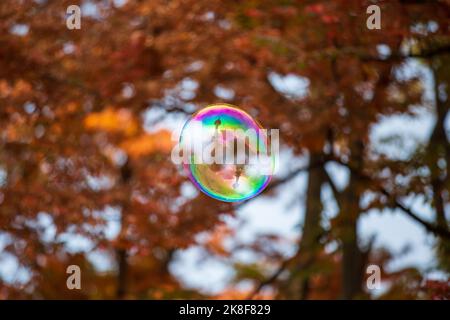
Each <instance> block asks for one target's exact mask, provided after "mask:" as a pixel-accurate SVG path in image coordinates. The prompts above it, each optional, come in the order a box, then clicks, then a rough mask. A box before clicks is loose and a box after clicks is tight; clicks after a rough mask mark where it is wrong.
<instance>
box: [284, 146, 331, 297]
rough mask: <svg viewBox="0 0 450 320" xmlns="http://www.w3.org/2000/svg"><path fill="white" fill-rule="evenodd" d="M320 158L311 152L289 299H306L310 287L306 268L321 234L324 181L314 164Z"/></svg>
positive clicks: (320, 158)
mask: <svg viewBox="0 0 450 320" xmlns="http://www.w3.org/2000/svg"><path fill="white" fill-rule="evenodd" d="M321 160H322V154H321V153H315V154H314V153H313V154H311V156H310V166H311V169H309V175H308V183H307V187H306V200H305V218H304V223H303V232H302V237H301V241H300V243H299V249H298V251H297V257H296V260H297V262H296V263H295V266H294V270H292V274H291V278H290V283H289V287H288V290H287V297H288V298H290V299H307V298H308V295H309V289H310V281H309V278H310V275H309V274H310V272H309V271H308V269H309V268H310V265H311V264H312V263H313V262H314V260H315V257H316V256H317V254H318V252H319V250H320V243H319V239H320V237H321V236H322V234H323V229H322V227H321V225H320V220H321V213H322V209H323V207H322V202H321V198H320V193H321V189H322V184H323V183H324V182H325V177H324V174H323V170H324V169H323V166H322V165H319V166H316V165H315V164H316V163H319V162H320V161H321Z"/></svg>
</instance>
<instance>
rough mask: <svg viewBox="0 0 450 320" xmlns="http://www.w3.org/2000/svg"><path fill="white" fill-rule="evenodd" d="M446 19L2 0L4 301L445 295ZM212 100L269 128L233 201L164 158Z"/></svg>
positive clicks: (356, 8)
mask: <svg viewBox="0 0 450 320" xmlns="http://www.w3.org/2000/svg"><path fill="white" fill-rule="evenodd" d="M74 4H75V5H79V6H80V8H81V12H82V18H81V29H80V30H69V29H68V28H67V27H66V18H67V17H68V15H67V14H66V8H67V7H68V6H69V5H74ZM372 4H376V5H378V6H379V7H380V9H381V29H380V30H369V29H368V28H367V27H366V21H367V18H368V17H369V14H367V13H366V9H367V7H368V6H369V5H372ZM449 22H450V3H449V1H445V0H441V1H417V0H416V1H407V0H392V1H376V0H373V1H365V0H335V1H308V0H304V1H300V0H260V1H256V0H249V1H237V0H228V1H218V0H151V1H150V0H142V1H131V0H128V1H127V0H114V1H112V0H101V1H88V0H85V1H81V0H78V1H76V0H70V1H65V0H61V1H50V0H2V1H0V31H1V32H0V299H74V298H76V299H175V298H211V299H221V298H229V299H243V298H252V299H259V298H266V299H340V298H344V299H444V298H449V295H450V288H449V280H448V275H449V271H450V261H449V257H450V231H449V219H450V217H449V215H450V193H449V190H450V175H449V164H450V143H449V139H450V116H449V115H448V114H449V106H450V102H449V94H450V87H449V86H450V30H449ZM216 102H225V103H231V104H234V105H237V106H239V107H240V108H242V109H243V110H245V111H247V112H248V113H250V114H251V115H252V116H254V117H255V119H257V120H258V121H259V122H260V123H261V124H262V125H263V126H264V127H266V128H276V129H280V138H281V155H280V167H279V170H278V172H277V173H276V174H275V176H274V177H273V180H272V183H271V184H270V186H269V187H268V188H267V189H266V191H265V192H264V193H263V194H261V195H260V196H258V197H257V198H254V199H252V200H249V201H247V202H244V203H239V204H228V203H222V202H219V201H216V200H213V199H211V198H209V197H207V196H206V195H203V194H202V193H200V192H199V191H197V190H196V189H195V187H193V185H192V184H191V183H190V181H189V180H188V179H187V178H186V175H185V174H184V173H183V171H182V170H181V168H179V167H177V166H175V165H174V164H173V163H172V162H171V160H170V152H171V149H172V146H173V144H174V142H175V140H174V139H173V137H176V135H177V133H178V132H179V130H180V129H181V126H182V125H183V124H184V122H185V121H186V119H188V118H189V116H190V115H191V114H192V113H193V112H195V111H196V110H199V109H201V108H203V107H205V106H207V105H209V104H212V103H216ZM72 264H76V265H78V266H80V268H81V270H82V271H81V272H82V289H81V290H68V289H67V287H66V279H67V277H68V274H67V273H66V268H67V267H68V266H69V265H72ZM372 264H374V265H378V266H379V267H380V270H381V280H382V282H381V286H380V287H379V288H377V289H369V288H368V287H367V285H366V279H367V277H368V274H367V272H366V268H367V266H369V265H372Z"/></svg>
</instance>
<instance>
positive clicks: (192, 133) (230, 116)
mask: <svg viewBox="0 0 450 320" xmlns="http://www.w3.org/2000/svg"><path fill="white" fill-rule="evenodd" d="M180 147H181V148H182V149H183V153H184V156H185V160H184V168H185V170H186V172H187V174H188V175H189V178H190V179H191V181H192V182H193V183H194V185H195V186H196V187H197V188H198V189H200V190H201V191H203V192H204V193H206V194H207V195H209V196H211V197H213V198H215V199H218V200H221V201H226V202H237V201H243V200H247V199H250V198H252V197H254V196H256V195H258V194H259V193H261V192H262V191H263V190H264V188H265V187H267V185H268V184H269V182H270V179H271V177H272V174H273V170H274V159H273V157H272V155H271V154H270V150H269V148H268V134H267V131H266V130H264V129H263V128H262V127H261V126H260V125H259V123H258V122H256V121H255V120H254V119H253V118H252V117H251V116H250V115H249V114H247V113H246V112H244V111H242V110H240V109H239V108H237V107H234V106H231V105H227V104H215V105H210V106H208V107H206V108H204V109H202V110H200V111H198V112H197V113H195V114H194V115H193V116H192V117H191V118H190V119H189V120H188V121H187V122H186V124H185V125H184V127H183V130H182V132H181V136H180Z"/></svg>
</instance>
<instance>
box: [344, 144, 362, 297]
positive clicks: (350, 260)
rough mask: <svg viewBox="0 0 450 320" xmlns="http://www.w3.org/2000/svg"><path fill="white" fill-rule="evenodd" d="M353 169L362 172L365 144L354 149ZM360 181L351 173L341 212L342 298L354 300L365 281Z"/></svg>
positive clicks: (354, 146)
mask: <svg viewBox="0 0 450 320" xmlns="http://www.w3.org/2000/svg"><path fill="white" fill-rule="evenodd" d="M351 151H352V160H351V161H352V163H351V165H352V168H354V170H356V171H357V172H359V171H361V170H362V165H363V144H362V142H359V141H358V142H356V143H355V144H354V145H353V147H352V150H351ZM359 185H360V179H359V177H358V176H357V175H356V174H354V173H352V172H350V179H349V185H348V187H347V188H346V190H345V192H344V194H343V198H342V207H341V210H340V223H339V225H340V238H341V241H342V293H341V295H342V298H343V299H353V298H354V297H355V296H356V295H358V294H359V293H360V292H361V283H362V279H363V268H364V265H363V264H364V262H363V257H362V256H363V254H362V252H361V250H360V248H359V246H358V236H357V222H358V216H359V197H360V187H359Z"/></svg>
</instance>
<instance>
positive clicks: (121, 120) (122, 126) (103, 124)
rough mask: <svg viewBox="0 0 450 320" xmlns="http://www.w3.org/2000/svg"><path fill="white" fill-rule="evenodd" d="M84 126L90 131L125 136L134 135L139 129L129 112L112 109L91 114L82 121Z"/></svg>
mask: <svg viewBox="0 0 450 320" xmlns="http://www.w3.org/2000/svg"><path fill="white" fill-rule="evenodd" d="M84 125H85V127H86V128H87V129H90V130H104V131H107V132H115V133H123V134H125V135H127V136H132V135H134V134H135V133H136V132H137V131H138V128H139V125H138V123H137V121H136V120H135V119H134V117H133V114H132V113H131V112H130V111H129V110H127V109H119V110H115V109H113V108H106V109H105V110H103V111H101V112H95V113H91V114H90V115H88V116H87V117H86V118H85V119H84Z"/></svg>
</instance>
